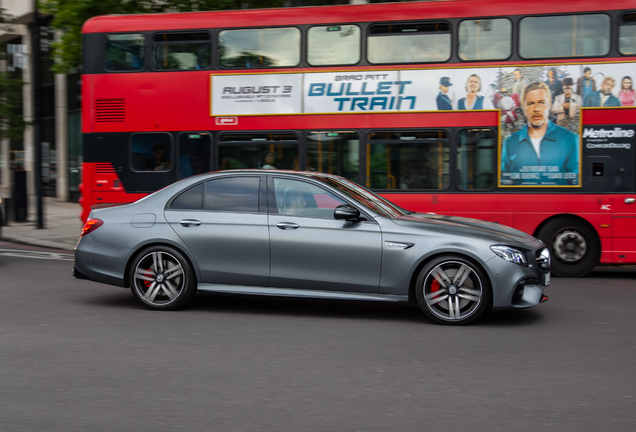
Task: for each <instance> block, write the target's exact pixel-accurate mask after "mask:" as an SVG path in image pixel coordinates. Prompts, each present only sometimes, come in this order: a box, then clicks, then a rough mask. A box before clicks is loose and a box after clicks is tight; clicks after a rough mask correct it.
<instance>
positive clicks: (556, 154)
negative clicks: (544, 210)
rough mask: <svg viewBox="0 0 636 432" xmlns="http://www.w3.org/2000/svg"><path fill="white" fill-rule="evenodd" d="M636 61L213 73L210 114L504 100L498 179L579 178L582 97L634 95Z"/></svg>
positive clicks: (495, 104)
mask: <svg viewBox="0 0 636 432" xmlns="http://www.w3.org/2000/svg"><path fill="white" fill-rule="evenodd" d="M632 75H634V73H633V66H632V65H630V64H629V63H614V64H591V65H552V66H527V67H514V66H511V67H482V68H464V69H460V68H457V69H427V70H417V69H411V70H392V71H350V72H318V73H302V74H288V73H285V74H263V75H261V74H244V75H216V76H214V75H212V76H211V98H210V101H211V107H210V110H211V111H210V113H211V115H212V116H227V115H258V114H261V115H262V114H326V113H356V112H359V113H371V112H413V111H419V112H422V111H461V110H491V109H497V110H500V114H501V118H500V122H501V127H500V133H501V137H500V148H499V152H498V154H499V161H498V163H499V186H501V187H525V186H532V187H542V186H544V187H555V186H557V187H579V186H580V183H581V137H580V136H579V134H580V113H581V108H582V107H626V106H634V105H636V97H635V95H634V88H633V82H632V78H631V76H632Z"/></svg>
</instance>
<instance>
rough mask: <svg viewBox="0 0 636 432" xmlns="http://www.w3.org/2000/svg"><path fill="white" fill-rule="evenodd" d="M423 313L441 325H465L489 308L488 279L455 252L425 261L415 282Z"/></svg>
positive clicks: (474, 265) (416, 293)
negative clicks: (454, 253)
mask: <svg viewBox="0 0 636 432" xmlns="http://www.w3.org/2000/svg"><path fill="white" fill-rule="evenodd" d="M415 290H416V291H415V296H416V297H417V303H418V304H419V306H420V309H422V312H424V314H425V315H426V316H427V317H428V318H430V319H431V320H433V321H435V322H437V323H440V324H450V325H461V324H468V323H470V322H472V321H474V320H476V319H477V318H479V316H480V315H481V314H482V313H483V312H484V310H486V308H488V306H489V302H490V282H489V280H488V277H487V276H485V274H484V273H483V271H482V270H481V269H480V268H479V267H478V266H477V265H476V264H475V263H473V262H472V261H469V260H468V259H465V258H463V257H461V256H458V255H445V256H440V257H437V258H435V259H433V260H432V261H430V262H429V263H427V264H426V265H425V266H424V268H423V269H422V271H421V272H420V274H419V276H418V278H417V282H416V285H415Z"/></svg>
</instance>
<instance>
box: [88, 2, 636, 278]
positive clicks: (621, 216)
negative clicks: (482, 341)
mask: <svg viewBox="0 0 636 432" xmlns="http://www.w3.org/2000/svg"><path fill="white" fill-rule="evenodd" d="M608 8H609V10H608ZM83 43H84V74H83V78H82V81H83V82H82V84H83V89H82V90H83V120H82V121H83V124H82V127H83V134H84V136H83V139H84V164H83V182H82V186H81V193H82V198H81V204H82V207H83V212H82V218H83V219H86V217H87V216H88V212H89V210H90V206H92V205H94V204H99V203H119V202H129V201H133V200H136V199H138V198H140V197H143V196H144V195H146V194H148V193H151V192H153V191H155V190H157V189H159V188H161V187H164V186H166V185H168V184H170V183H172V182H174V181H177V180H179V179H181V178H184V177H188V176H191V175H195V174H198V173H203V172H207V171H211V170H225V169H241V168H262V169H271V168H278V169H293V170H296V169H298V170H307V171H317V172H329V173H334V174H338V175H341V176H344V177H346V178H349V179H351V180H354V181H356V182H358V183H360V184H362V185H366V186H367V187H369V188H370V189H373V190H374V191H376V192H379V193H380V194H382V195H383V196H385V197H387V198H388V199H390V200H392V201H393V202H395V203H397V204H399V205H400V206H403V207H405V208H407V209H409V210H413V211H418V212H432V213H439V214H445V215H459V216H467V217H473V218H478V219H484V220H490V221H495V222H499V223H501V224H505V225H509V226H512V227H514V228H517V229H520V230H522V231H525V232H527V233H530V234H533V235H535V236H537V237H539V238H541V239H542V240H543V241H544V242H545V243H546V244H547V245H549V247H550V249H551V251H552V254H553V260H552V261H553V263H552V269H553V273H554V274H555V275H557V276H583V275H585V274H587V273H588V272H589V271H591V270H592V269H593V268H594V267H595V266H596V265H598V264H599V263H602V264H626V263H636V211H635V209H636V204H634V201H635V199H636V192H635V191H636V169H635V166H636V150H634V147H635V145H636V138H635V135H636V126H635V123H636V121H635V120H636V108H634V105H635V97H634V85H633V80H632V77H634V78H636V64H635V63H634V61H635V60H636V9H635V8H634V4H633V2H630V1H626V0H617V1H615V2H612V3H611V4H607V3H599V2H596V1H589V0H583V1H576V2H573V1H564V2H553V1H545V0H538V1H536V2H531V3H528V2H525V1H520V0H508V1H505V2H503V1H495V2H493V1H485V0H456V1H444V2H419V3H418V2H410V3H391V4H373V5H351V6H333V7H307V8H289V9H268V10H241V11H224V12H199V13H187V14H162V15H134V16H133V15H131V16H102V17H97V18H93V19H91V20H89V21H87V22H86V24H85V25H84V28H83Z"/></svg>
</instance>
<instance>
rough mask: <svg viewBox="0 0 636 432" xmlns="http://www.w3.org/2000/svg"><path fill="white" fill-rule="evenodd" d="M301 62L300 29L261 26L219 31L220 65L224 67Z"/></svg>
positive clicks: (291, 64)
mask: <svg viewBox="0 0 636 432" xmlns="http://www.w3.org/2000/svg"><path fill="white" fill-rule="evenodd" d="M298 63H300V30H298V29H297V28H262V29H253V30H224V31H222V32H220V33H219V64H220V65H221V67H224V68H260V67H283V66H287V67H293V66H298Z"/></svg>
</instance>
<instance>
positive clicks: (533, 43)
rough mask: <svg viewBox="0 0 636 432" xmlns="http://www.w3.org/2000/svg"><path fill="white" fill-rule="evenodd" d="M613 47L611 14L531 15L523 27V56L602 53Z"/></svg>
mask: <svg viewBox="0 0 636 432" xmlns="http://www.w3.org/2000/svg"><path fill="white" fill-rule="evenodd" d="M609 48H610V17H609V16H607V15H603V14H594V15H563V16H545V17H528V18H523V19H522V20H521V23H520V26H519V54H520V55H521V57H523V58H542V57H543V58H548V57H583V56H602V55H606V54H607V53H608V52H609Z"/></svg>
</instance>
